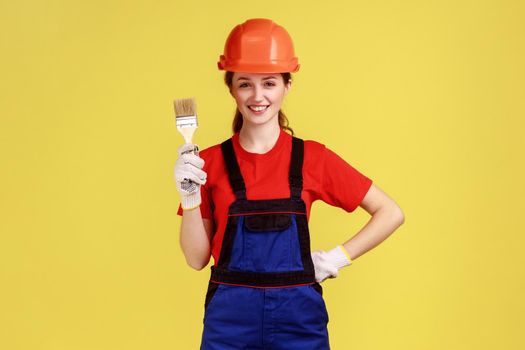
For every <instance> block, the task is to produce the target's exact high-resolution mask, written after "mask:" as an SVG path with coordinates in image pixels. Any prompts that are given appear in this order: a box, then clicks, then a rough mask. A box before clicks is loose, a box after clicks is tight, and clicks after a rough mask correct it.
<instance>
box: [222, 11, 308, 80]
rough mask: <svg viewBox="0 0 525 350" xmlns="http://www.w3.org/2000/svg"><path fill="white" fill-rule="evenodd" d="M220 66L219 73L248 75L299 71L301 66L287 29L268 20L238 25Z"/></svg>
mask: <svg viewBox="0 0 525 350" xmlns="http://www.w3.org/2000/svg"><path fill="white" fill-rule="evenodd" d="M217 65H218V66H219V70H225V71H230V72H247V73H286V72H297V71H298V70H299V66H300V64H299V62H298V59H297V57H295V53H294V48H293V42H292V38H291V37H290V35H289V34H288V32H287V31H286V29H284V28H283V27H281V26H280V25H278V24H276V23H274V22H273V21H272V20H270V19H266V18H252V19H248V20H247V21H245V22H244V23H242V24H238V25H237V26H235V28H233V30H232V31H231V32H230V35H229V36H228V39H226V44H225V45H224V54H223V55H221V56H220V58H219V62H217Z"/></svg>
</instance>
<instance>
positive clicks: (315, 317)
mask: <svg viewBox="0 0 525 350" xmlns="http://www.w3.org/2000/svg"><path fill="white" fill-rule="evenodd" d="M218 65H219V69H221V70H225V71H226V74H225V82H226V84H227V86H228V88H229V90H230V93H231V95H232V96H233V98H234V99H235V101H236V103H237V111H236V115H235V119H234V122H233V133H234V134H233V136H232V137H231V138H229V139H228V140H226V141H224V142H222V143H221V144H217V145H214V146H212V147H209V148H207V149H205V150H203V151H201V152H200V153H198V152H196V154H191V153H185V151H187V150H195V151H196V150H198V147H196V146H195V145H192V144H184V145H182V146H181V147H180V148H179V155H180V157H179V159H178V160H177V163H176V166H175V175H176V180H177V184H178V186H177V188H178V190H179V192H180V194H181V206H180V207H179V211H178V214H179V215H182V224H181V241H180V242H181V247H182V249H183V251H184V255H185V257H186V260H187V262H188V264H189V265H190V266H191V267H193V268H195V269H196V270H201V269H202V268H204V267H205V266H207V264H208V262H209V259H210V255H212V256H213V257H214V261H215V262H214V264H213V266H211V276H210V281H209V284H208V291H207V294H206V300H205V303H204V304H205V305H204V308H205V311H204V320H203V322H204V329H203V334H202V343H201V349H287V350H289V349H302V350H305V349H312V350H313V349H315V350H321V349H329V348H330V345H329V339H328V330H327V323H328V314H327V310H326V305H325V302H324V299H323V297H322V287H321V285H320V283H321V282H323V281H324V280H325V279H327V278H334V277H336V276H337V275H338V272H339V270H340V269H341V268H343V267H344V266H348V265H350V264H351V263H352V260H355V259H356V258H357V257H359V256H360V255H362V254H363V253H365V252H366V251H368V250H370V249H372V248H373V247H374V246H376V245H377V244H379V243H380V242H381V241H383V240H384V239H385V238H386V237H387V236H388V235H390V234H391V233H392V232H393V231H394V230H395V229H396V228H397V227H398V226H400V225H401V224H402V223H403V221H404V218H403V213H402V211H401V209H400V208H399V207H398V206H397V205H396V203H395V202H394V201H393V200H392V199H390V198H389V197H388V196H387V195H386V194H385V193H383V192H382V191H381V190H380V189H379V188H378V187H377V186H375V185H374V184H372V180H371V179H369V178H368V177H366V176H365V175H363V174H361V173H360V172H359V171H357V170H356V169H355V168H353V167H352V166H351V165H349V164H348V163H346V162H345V161H344V160H343V159H342V158H340V157H339V156H338V155H336V154H335V153H334V152H332V151H331V150H329V149H328V148H327V147H325V146H324V145H323V144H321V143H318V142H315V141H312V140H306V141H303V140H302V139H300V138H297V137H295V136H293V135H294V133H293V130H292V129H291V128H290V127H289V126H288V120H287V118H286V116H285V115H284V113H283V112H282V111H281V105H282V102H283V99H284V97H285V96H286V95H287V94H288V93H289V92H290V89H291V84H292V80H291V74H290V73H292V72H297V71H298V69H299V64H298V61H297V57H295V56H294V50H293V43H292V40H291V38H290V36H289V35H288V33H287V32H286V30H285V29H284V28H283V27H281V26H279V25H277V24H275V23H274V22H272V21H271V20H268V19H262V18H256V19H250V20H247V21H246V22H244V23H243V24H240V25H238V26H236V27H235V28H234V29H233V30H232V32H231V33H230V35H229V37H228V39H227V41H226V45H225V50H224V55H221V57H220V61H219V62H218ZM285 130H286V131H289V132H290V133H291V134H289V133H287V132H285ZM185 178H189V179H190V180H192V181H194V182H195V183H196V184H197V186H198V187H197V188H198V190H197V191H195V192H192V193H187V192H184V190H182V187H181V186H180V183H181V181H183V180H184V179H185ZM317 199H321V200H323V201H325V202H326V203H328V204H331V205H334V206H338V207H340V208H343V209H344V210H346V211H348V212H352V211H354V210H355V209H356V207H357V206H361V207H362V208H363V209H365V210H366V211H367V212H369V213H370V214H371V215H372V218H371V219H370V220H369V222H368V223H367V224H366V225H365V226H364V227H363V228H362V229H361V230H360V231H359V232H358V234H356V235H355V236H354V237H352V239H350V240H348V241H347V242H345V243H344V244H341V245H338V246H336V247H335V248H333V249H331V250H330V251H328V252H325V251H314V252H310V236H309V230H308V219H309V214H310V207H311V204H312V202H313V201H315V200H317Z"/></svg>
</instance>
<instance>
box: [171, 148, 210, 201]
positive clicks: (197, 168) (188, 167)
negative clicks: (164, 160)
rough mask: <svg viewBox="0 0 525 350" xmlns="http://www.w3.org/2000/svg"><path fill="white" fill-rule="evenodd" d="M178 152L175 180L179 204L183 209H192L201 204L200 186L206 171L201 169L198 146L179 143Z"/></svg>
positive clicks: (202, 183) (202, 160)
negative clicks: (179, 197) (179, 199)
mask: <svg viewBox="0 0 525 350" xmlns="http://www.w3.org/2000/svg"><path fill="white" fill-rule="evenodd" d="M178 154H179V158H178V159H177V161H176V162H175V181H176V182H177V190H178V191H179V193H180V196H181V206H182V209H185V210H187V209H194V208H197V207H198V206H199V205H200V204H201V191H200V187H201V185H204V184H205V183H206V172H204V171H203V170H202V167H203V166H204V159H202V158H200V157H199V147H198V146H197V145H195V144H192V143H185V144H183V145H181V146H180V147H179V149H178ZM188 180H189V181H188Z"/></svg>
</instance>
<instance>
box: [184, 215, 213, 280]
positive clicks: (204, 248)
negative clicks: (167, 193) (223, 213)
mask: <svg viewBox="0 0 525 350" xmlns="http://www.w3.org/2000/svg"><path fill="white" fill-rule="evenodd" d="M180 246H181V248H182V251H183V253H184V256H185V258H186V262H187V263H188V265H190V266H191V267H193V268H194V269H196V270H201V269H203V268H204V267H205V266H206V265H208V262H209V261H210V240H209V237H208V235H207V234H206V229H205V228H204V222H203V220H202V216H201V211H200V208H195V209H192V210H184V211H183V213H182V222H181V227H180Z"/></svg>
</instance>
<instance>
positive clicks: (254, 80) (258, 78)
mask: <svg viewBox="0 0 525 350" xmlns="http://www.w3.org/2000/svg"><path fill="white" fill-rule="evenodd" d="M290 88H291V83H290V82H289V83H288V84H287V85H285V84H284V81H283V77H282V75H281V74H280V73H239V72H235V73H234V74H233V79H232V88H231V94H232V96H233V97H234V98H235V101H236V102H237V108H238V109H239V111H240V112H241V114H242V115H243V122H248V123H252V124H264V123H267V122H268V121H270V120H274V118H277V116H278V114H279V109H281V104H282V102H283V99H284V96H286V95H287V94H288V91H289V90H290Z"/></svg>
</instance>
